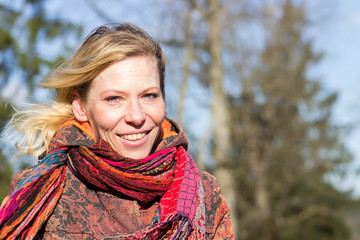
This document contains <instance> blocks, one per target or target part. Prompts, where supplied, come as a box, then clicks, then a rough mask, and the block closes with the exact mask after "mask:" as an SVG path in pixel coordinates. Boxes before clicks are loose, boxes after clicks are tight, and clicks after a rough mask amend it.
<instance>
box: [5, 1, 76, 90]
mask: <svg viewBox="0 0 360 240" xmlns="http://www.w3.org/2000/svg"><path fill="white" fill-rule="evenodd" d="M14 5H15V4H12V3H8V4H6V5H5V4H3V5H1V4H0V22H1V23H2V24H1V26H0V86H4V85H5V84H6V83H7V82H8V81H9V79H12V77H14V75H15V73H21V78H22V80H23V83H24V84H26V85H25V86H27V87H28V89H29V90H30V92H31V91H32V89H33V87H34V84H36V83H37V80H38V79H41V78H42V77H44V72H46V70H47V69H49V66H53V65H55V64H58V63H59V61H60V60H62V59H63V56H62V55H63V54H65V53H66V51H61V52H60V54H59V53H56V51H54V53H53V55H52V56H46V54H44V52H42V51H41V50H40V47H41V46H42V45H49V44H50V43H51V42H55V41H59V40H60V41H61V42H62V44H61V45H62V46H60V45H59V47H62V48H64V49H65V50H66V49H67V47H66V40H67V39H68V38H69V37H70V36H73V37H75V38H78V37H79V35H80V31H81V29H82V28H81V27H79V26H76V25H74V24H72V23H68V22H64V21H63V20H61V19H57V18H54V17H52V16H48V15H47V14H46V11H45V7H44V5H45V1H43V0H32V1H25V0H24V1H23V3H22V5H21V7H19V8H15V6H14ZM49 48H50V47H49ZM49 50H50V49H49ZM51 50H52V49H51ZM17 77H18V75H17Z"/></svg>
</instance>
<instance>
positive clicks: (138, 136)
mask: <svg viewBox="0 0 360 240" xmlns="http://www.w3.org/2000/svg"><path fill="white" fill-rule="evenodd" d="M147 133H148V132H143V133H137V134H127V135H120V137H121V138H123V139H125V140H129V141H136V140H139V139H142V138H143V137H145V135H146V134H147Z"/></svg>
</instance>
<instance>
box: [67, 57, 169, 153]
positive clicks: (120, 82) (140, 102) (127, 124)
mask: <svg viewBox="0 0 360 240" xmlns="http://www.w3.org/2000/svg"><path fill="white" fill-rule="evenodd" d="M73 110H74V115H75V117H76V119H77V120H78V121H82V122H84V121H89V123H90V126H91V128H92V130H93V132H94V134H95V136H96V137H97V139H99V138H101V139H104V140H105V141H107V142H108V143H109V144H110V145H111V147H112V148H113V149H115V150H116V151H117V152H118V153H119V154H120V155H122V156H124V157H127V158H133V159H142V158H144V157H147V156H148V155H149V154H150V152H151V150H152V148H153V146H154V144H155V142H156V141H157V139H158V137H159V135H160V132H161V123H162V121H163V120H164V118H165V101H164V99H163V96H162V94H161V89H160V79H159V73H158V69H157V65H156V60H155V58H149V57H145V56H136V57H129V58H127V59H124V60H122V61H120V62H117V63H114V64H113V65H111V66H109V67H108V68H106V69H105V70H104V71H103V72H102V73H100V74H99V75H98V76H97V77H96V78H95V79H94V80H93V81H92V83H91V85H90V88H89V92H88V95H87V99H86V102H82V101H81V100H80V98H79V96H78V95H77V94H76V93H75V94H74V98H73Z"/></svg>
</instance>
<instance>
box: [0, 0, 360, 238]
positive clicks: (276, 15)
mask: <svg viewBox="0 0 360 240" xmlns="http://www.w3.org/2000/svg"><path fill="white" fill-rule="evenodd" d="M119 21H126V22H131V23H134V24H136V25H138V26H140V27H141V28H143V29H145V30H146V31H147V32H148V33H149V34H150V35H151V36H153V37H154V38H155V39H156V40H158V41H159V42H160V44H161V45H162V47H163V49H164V51H165V54H166V56H167V60H168V69H167V77H166V88H167V89H166V92H167V115H168V116H169V117H171V118H174V119H176V120H177V121H178V122H179V123H180V124H181V125H182V126H183V128H184V131H185V133H186V135H187V136H188V138H189V141H190V144H189V151H190V153H191V154H192V156H193V158H194V160H195V161H196V164H197V165H198V167H199V168H200V169H203V170H206V171H209V172H210V173H212V174H213V175H215V176H216V177H217V179H218V181H219V182H220V184H221V187H222V191H223V193H224V195H225V198H226V201H227V203H228V205H229V207H230V209H231V212H232V221H233V228H234V230H235V232H236V236H237V239H243V240H253V239H260V240H275V239H281V240H290V239H299V240H300V239H309V240H313V239H314V240H315V239H316V240H319V239H324V240H325V239H331V240H332V239H334V240H335V239H341V240H346V239H360V235H359V229H360V228H359V226H360V204H359V198H360V186H359V183H360V175H359V166H360V150H359V148H358V145H357V144H358V143H359V141H360V131H359V120H360V111H358V108H359V107H360V94H358V91H359V89H360V81H359V80H360V67H359V66H358V64H359V60H358V56H359V54H360V1H353V0H342V1H335V0H318V1H311V0H302V1H301V0H147V1H144V0H131V1H130V0H102V1H95V0H76V1H74V0H11V1H9V0H0V88H1V90H0V128H1V132H2V135H1V145H0V146H1V152H0V200H1V199H3V197H4V196H5V195H6V193H7V191H8V188H9V182H10V180H11V178H12V176H13V175H14V174H16V173H17V172H18V171H20V170H21V169H23V168H26V167H28V166H30V165H34V164H36V162H37V160H36V159H33V158H30V157H24V158H22V159H18V160H16V161H13V160H11V158H12V157H13V156H14V149H15V148H14V145H15V143H16V141H17V140H18V138H19V136H18V134H17V133H11V132H9V131H6V123H7V122H8V120H9V119H10V118H11V114H12V113H13V112H14V111H15V109H22V108H26V107H31V106H29V105H28V104H29V103H50V102H51V101H52V100H53V97H54V92H50V91H48V90H46V89H41V88H37V85H38V83H39V82H40V81H41V79H42V78H44V77H45V76H46V75H47V72H48V71H49V69H51V68H55V67H57V66H59V65H60V64H61V63H62V61H63V60H64V59H65V58H67V57H69V56H70V55H71V53H72V52H73V51H74V49H76V47H78V46H79V45H80V43H81V39H83V38H84V37H85V36H86V35H87V34H88V33H89V32H90V31H91V30H92V29H93V28H95V27H96V26H98V25H101V24H104V23H108V22H119Z"/></svg>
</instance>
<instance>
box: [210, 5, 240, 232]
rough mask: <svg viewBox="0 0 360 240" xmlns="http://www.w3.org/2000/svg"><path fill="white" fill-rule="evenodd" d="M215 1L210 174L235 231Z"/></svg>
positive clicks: (212, 12)
mask: <svg viewBox="0 0 360 240" xmlns="http://www.w3.org/2000/svg"><path fill="white" fill-rule="evenodd" d="M219 9H220V7H219V1H218V0H210V15H209V38H208V41H209V52H210V55H211V63H210V72H209V77H210V87H211V89H212V90H213V98H212V105H211V111H212V117H213V121H214V124H213V132H214V139H215V146H214V150H213V154H214V158H215V160H216V168H215V171H214V175H215V176H216V178H217V179H218V180H219V182H220V183H221V187H222V191H223V194H224V197H225V200H226V201H227V204H228V205H229V208H230V211H231V212H232V214H233V215H232V224H233V226H234V231H236V226H237V223H236V216H234V214H235V212H236V211H235V204H236V199H235V191H234V189H233V185H234V183H233V177H232V173H231V170H230V166H229V165H230V164H229V161H230V154H229V152H230V150H231V134H230V124H231V122H230V110H229V107H228V102H227V98H226V94H225V92H224V89H223V81H224V67H223V65H222V48H223V46H222V29H221V25H220V19H219Z"/></svg>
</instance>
